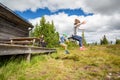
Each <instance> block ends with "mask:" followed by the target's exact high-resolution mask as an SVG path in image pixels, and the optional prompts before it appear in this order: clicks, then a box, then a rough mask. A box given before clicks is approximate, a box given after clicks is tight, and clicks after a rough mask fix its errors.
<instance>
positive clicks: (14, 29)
mask: <svg viewBox="0 0 120 80" xmlns="http://www.w3.org/2000/svg"><path fill="white" fill-rule="evenodd" d="M30 28H31V29H32V28H33V25H32V24H31V23H29V22H28V21H27V20H25V19H23V18H22V17H20V16H19V15H17V14H16V13H15V12H13V11H12V10H11V9H9V8H7V7H6V6H4V5H3V4H1V3H0V42H1V41H5V40H8V39H9V38H14V37H28V36H29V29H30Z"/></svg>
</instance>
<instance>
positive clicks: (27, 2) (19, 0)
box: [0, 0, 120, 43]
mask: <svg viewBox="0 0 120 80" xmlns="http://www.w3.org/2000/svg"><path fill="white" fill-rule="evenodd" d="M0 2H1V3H2V4H4V5H5V6H7V7H8V8H10V9H11V10H13V11H14V12H15V13H16V14H18V15H20V16H21V17H23V18H24V19H26V20H28V21H29V22H31V23H32V24H33V25H35V24H39V21H40V19H41V17H42V16H44V17H45V19H46V21H49V22H51V21H52V20H53V21H54V24H55V29H56V31H58V32H59V33H60V34H62V33H67V34H68V35H69V36H70V35H72V34H73V27H74V19H76V18H77V19H79V20H80V21H81V22H82V21H84V20H85V21H86V24H84V25H81V26H80V28H82V29H85V33H84V34H85V39H86V41H87V42H88V43H93V42H98V43H99V42H100V39H102V38H103V36H104V35H106V37H107V39H108V40H109V41H113V42H115V40H116V39H120V0H64V1H63V0H0ZM78 34H79V35H81V30H79V31H78Z"/></svg>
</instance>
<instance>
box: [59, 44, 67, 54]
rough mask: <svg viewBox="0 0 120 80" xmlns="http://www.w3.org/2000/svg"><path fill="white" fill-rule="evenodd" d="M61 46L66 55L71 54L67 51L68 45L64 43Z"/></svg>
mask: <svg viewBox="0 0 120 80" xmlns="http://www.w3.org/2000/svg"><path fill="white" fill-rule="evenodd" d="M60 45H61V46H62V47H64V49H65V53H66V54H69V51H68V50H67V45H66V44H64V43H61V44H60Z"/></svg>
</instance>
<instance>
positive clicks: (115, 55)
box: [0, 45, 120, 80]
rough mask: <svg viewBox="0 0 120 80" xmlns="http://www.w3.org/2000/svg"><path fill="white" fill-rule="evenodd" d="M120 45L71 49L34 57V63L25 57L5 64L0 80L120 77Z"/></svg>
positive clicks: (92, 79)
mask: <svg viewBox="0 0 120 80" xmlns="http://www.w3.org/2000/svg"><path fill="white" fill-rule="evenodd" d="M118 47H120V45H109V46H89V47H87V49H86V50H85V51H80V50H79V48H78V47H76V48H70V54H65V53H64V50H63V49H61V48H58V49H57V53H52V54H46V55H36V56H32V59H31V62H30V63H27V62H26V61H25V60H23V59H16V60H14V61H12V60H10V61H7V62H6V63H5V64H3V65H2V64H1V65H2V66H1V67H0V80H106V79H112V80H119V79H120V50H119V48H118Z"/></svg>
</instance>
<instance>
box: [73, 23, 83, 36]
mask: <svg viewBox="0 0 120 80" xmlns="http://www.w3.org/2000/svg"><path fill="white" fill-rule="evenodd" d="M80 25H81V23H78V24H76V25H75V26H74V35H78V34H77V31H78V28H79V27H80ZM76 26H77V27H76Z"/></svg>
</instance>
